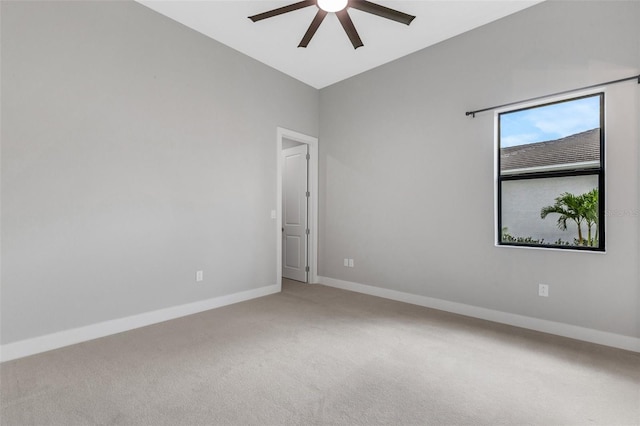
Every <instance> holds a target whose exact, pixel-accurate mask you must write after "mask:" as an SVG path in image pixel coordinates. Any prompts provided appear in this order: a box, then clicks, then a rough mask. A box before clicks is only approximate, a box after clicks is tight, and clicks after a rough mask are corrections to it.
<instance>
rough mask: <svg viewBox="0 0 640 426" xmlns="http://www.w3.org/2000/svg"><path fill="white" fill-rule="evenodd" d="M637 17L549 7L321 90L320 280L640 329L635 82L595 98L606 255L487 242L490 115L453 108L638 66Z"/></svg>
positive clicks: (609, 5)
mask: <svg viewBox="0 0 640 426" xmlns="http://www.w3.org/2000/svg"><path fill="white" fill-rule="evenodd" d="M638 22H640V2H556V1H551V2H545V3H542V4H540V5H537V6H534V7H532V8H530V9H527V10H525V11H523V12H521V13H518V14H515V15H512V16H509V17H506V18H504V19H502V20H500V21H498V22H495V23H492V24H489V25H486V26H484V27H481V28H479V29H476V30H474V31H472V32H469V33H466V34H464V35H461V36H458V37H456V38H453V39H450V40H447V41H445V42H443V43H440V44H439V45H436V46H433V47H431V48H427V49H425V50H423V51H420V52H417V53H415V54H413V55H410V56H407V57H405V58H402V59H400V60H398V61H395V62H393V63H390V64H387V65H385V66H382V67H379V68H377V69H374V70H372V71H369V72H366V73H363V74H361V75H359V76H356V77H353V78H351V79H349V80H346V81H343V82H341V83H337V84H335V85H333V86H330V87H328V88H325V89H323V90H321V96H320V117H321V122H320V141H321V142H320V188H321V192H320V226H321V234H320V240H319V244H320V247H319V252H320V259H319V265H320V266H319V271H318V272H319V275H321V276H327V277H331V278H335V279H341V280H346V281H351V282H357V283H363V284H369V285H372V286H377V287H384V288H388V289H393V290H398V291H403V292H407V293H412V294H416V295H423V296H429V297H434V298H440V299H444V300H448V301H454V302H460V303H465V304H470V305H474V306H479V307H484V308H489V309H495V310H499V311H504V312H509V313H516V314H521V315H526V316H531V317H536V318H542V319H546V320H551V321H558V322H562V323H567V324H573V325H578V326H583V327H588V328H593V329H597V330H602V331H608V332H614V333H619V334H622V335H627V336H635V337H640V320H639V314H638V312H640V296H639V294H640V293H639V292H640V290H639V287H640V285H639V284H640V283H639V275H638V259H639V257H640V256H639V255H640V253H639V250H638V240H639V239H638V237H639V226H638V216H637V212H638V198H639V187H638V161H639V156H638V140H639V129H638V117H639V116H640V100H639V99H640V98H639V95H638V93H639V92H640V90H639V88H638V85H637V84H636V82H634V81H631V82H628V83H626V84H620V85H616V86H610V87H609V88H608V89H607V93H606V98H607V121H606V126H607V127H606V131H607V184H606V189H607V209H608V210H609V211H610V212H616V211H619V212H628V213H621V214H610V215H609V216H608V217H607V218H606V221H607V222H606V225H607V253H606V254H597V253H577V252H567V251H552V250H539V249H522V248H505V247H494V240H495V237H494V175H493V173H494V172H493V168H494V146H493V135H494V128H493V123H494V118H493V114H492V113H483V114H479V115H478V116H476V118H475V119H472V118H468V117H465V115H464V112H465V111H467V110H470V109H474V108H482V107H487V106H491V105H496V104H500V103H503V102H511V101H517V100H519V99H527V98H531V97H534V96H540V95H544V94H548V93H553V92H556V91H562V90H567V89H571V88H576V87H581V86H586V85H590V84H595V83H599V82H604V81H608V80H613V79H617V78H623V77H628V76H632V75H636V74H638V73H640V25H638ZM345 257H348V258H354V259H355V265H356V267H355V268H345V267H344V266H343V258H345ZM538 283H547V284H549V285H550V297H549V298H541V297H538V296H537V285H538Z"/></svg>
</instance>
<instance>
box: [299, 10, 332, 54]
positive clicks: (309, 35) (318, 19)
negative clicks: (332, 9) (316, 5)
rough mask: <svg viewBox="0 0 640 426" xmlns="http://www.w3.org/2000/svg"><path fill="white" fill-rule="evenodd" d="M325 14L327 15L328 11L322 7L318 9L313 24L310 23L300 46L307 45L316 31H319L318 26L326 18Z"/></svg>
mask: <svg viewBox="0 0 640 426" xmlns="http://www.w3.org/2000/svg"><path fill="white" fill-rule="evenodd" d="M325 16H327V12H325V11H324V10H322V9H318V13H316V16H315V17H314V18H313V21H311V25H309V29H308V30H307V32H306V33H304V37H302V40H300V44H299V45H298V47H307V46H308V45H309V42H310V41H311V38H312V37H313V35H314V34H315V33H316V31H318V27H319V26H320V24H321V23H322V21H323V20H324V18H325Z"/></svg>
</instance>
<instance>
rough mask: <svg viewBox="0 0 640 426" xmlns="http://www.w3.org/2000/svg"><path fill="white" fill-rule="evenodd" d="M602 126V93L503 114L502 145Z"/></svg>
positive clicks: (557, 136) (553, 136) (548, 137)
mask: <svg viewBox="0 0 640 426" xmlns="http://www.w3.org/2000/svg"><path fill="white" fill-rule="evenodd" d="M596 127H600V97H599V96H591V97H589V98H583V99H577V100H575V101H569V102H562V103H558V104H553V105H547V106H545V107H538V108H531V109H526V110H523V111H517V112H511V113H504V114H502V115H501V116H500V146H501V147H502V148H505V147H508V146H515V145H524V144H529V143H534V142H542V141H548V140H553V139H559V138H563V137H565V136H569V135H573V134H575V133H580V132H583V131H585V130H590V129H595V128H596Z"/></svg>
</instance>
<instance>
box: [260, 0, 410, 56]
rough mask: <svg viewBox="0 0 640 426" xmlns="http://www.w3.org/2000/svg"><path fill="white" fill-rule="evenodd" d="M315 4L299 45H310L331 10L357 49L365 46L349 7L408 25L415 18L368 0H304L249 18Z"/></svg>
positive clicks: (272, 15) (276, 13) (270, 16)
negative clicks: (311, 17) (316, 10)
mask: <svg viewBox="0 0 640 426" xmlns="http://www.w3.org/2000/svg"><path fill="white" fill-rule="evenodd" d="M314 5H315V6H318V13H317V14H316V16H315V18H313V21H311V25H309V29H308V30H307V32H306V33H305V34H304V36H303V37H302V40H301V41H300V44H299V45H298V47H307V46H308V45H309V42H310V41H311V38H312V37H313V35H314V34H315V33H316V31H317V30H318V27H320V24H321V23H322V21H323V20H324V18H325V17H326V16H327V13H331V12H334V13H335V14H336V16H337V17H338V20H339V21H340V24H342V28H344V31H345V32H346V33H347V36H349V40H351V44H353V48H354V49H357V48H358V47H362V46H364V44H363V43H362V40H361V39H360V36H359V35H358V31H356V27H355V25H353V21H352V20H351V17H350V16H349V13H348V12H347V9H349V8H350V7H351V8H354V9H358V10H361V11H363V12H367V13H371V14H374V15H377V16H381V17H383V18H387V19H391V20H392V21H396V22H400V23H403V24H406V25H409V24H410V23H411V21H413V19H414V18H415V16H413V15H408V14H406V13H403V12H400V11H398V10H395V9H390V8H388V7H385V6H381V5H379V4H376V3H372V2H370V1H366V0H304V1H299V2H297V3H293V4H290V5H288V6H283V7H279V8H277V9H273V10H269V11H267V12H263V13H259V14H257V15H253V16H249V19H251V20H252V21H253V22H257V21H261V20H263V19H267V18H272V17H274V16H278V15H282V14H283V13H288V12H293V11H294V10H298V9H302V8H305V7H309V6H314Z"/></svg>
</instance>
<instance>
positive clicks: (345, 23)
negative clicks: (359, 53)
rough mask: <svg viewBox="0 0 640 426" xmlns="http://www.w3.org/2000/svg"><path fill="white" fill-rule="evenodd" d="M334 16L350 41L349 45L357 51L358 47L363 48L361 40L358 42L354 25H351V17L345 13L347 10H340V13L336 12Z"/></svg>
mask: <svg viewBox="0 0 640 426" xmlns="http://www.w3.org/2000/svg"><path fill="white" fill-rule="evenodd" d="M336 16H337V17H338V20H339V21H340V23H341V24H342V28H344V31H345V32H346V33H347V35H348V36H349V40H351V44H353V48H354V49H357V48H358V47H362V46H364V44H363V43H362V40H360V36H359V35H358V31H356V27H355V25H353V21H352V20H351V17H350V16H349V14H348V13H347V9H342V10H341V11H340V12H336Z"/></svg>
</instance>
